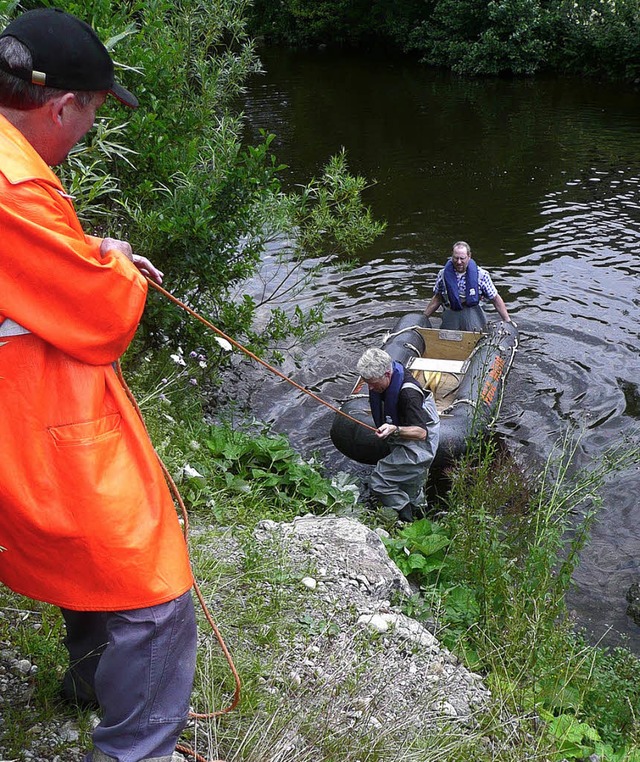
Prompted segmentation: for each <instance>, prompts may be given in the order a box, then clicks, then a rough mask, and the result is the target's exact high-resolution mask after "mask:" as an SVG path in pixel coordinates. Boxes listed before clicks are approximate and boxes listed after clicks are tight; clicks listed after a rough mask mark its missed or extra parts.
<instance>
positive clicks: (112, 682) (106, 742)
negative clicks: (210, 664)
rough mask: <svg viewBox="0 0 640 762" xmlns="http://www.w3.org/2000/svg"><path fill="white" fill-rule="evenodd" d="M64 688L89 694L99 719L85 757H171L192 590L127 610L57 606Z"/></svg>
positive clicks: (184, 688) (124, 760)
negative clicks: (63, 633)
mask: <svg viewBox="0 0 640 762" xmlns="http://www.w3.org/2000/svg"><path fill="white" fill-rule="evenodd" d="M62 614H63V617H64V619H65V624H66V626H67V637H66V638H65V645H66V646H67V649H68V651H69V656H70V667H69V671H68V673H67V675H66V676H65V685H64V687H65V692H67V693H68V688H69V686H72V687H74V688H75V689H76V693H77V695H78V698H79V699H81V700H90V699H91V697H92V695H95V697H96V699H97V701H98V703H99V704H100V709H101V710H102V720H101V722H100V724H99V725H98V726H97V727H96V729H95V730H94V733H93V743H94V752H92V753H90V754H89V755H88V756H87V757H86V762H91V761H92V760H93V762H108V761H110V760H113V761H114V762H142V761H143V760H157V761H158V762H170V760H171V759H172V755H173V751H174V749H175V746H176V743H177V740H178V737H179V736H180V733H181V732H182V730H183V728H184V726H185V725H186V722H187V715H188V712H189V700H190V697H191V690H192V687H193V676H194V673H195V660H196V640H197V632H196V621H195V612H194V608H193V599H192V597H191V592H187V593H185V594H184V595H181V596H179V597H178V598H176V599H175V600H172V601H169V602H167V603H163V604H160V605H158V606H150V607H148V608H144V609H134V610H132V611H110V612H94V611H69V610H68V609H63V610H62Z"/></svg>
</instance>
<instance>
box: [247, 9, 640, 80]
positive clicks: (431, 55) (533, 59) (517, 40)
mask: <svg viewBox="0 0 640 762" xmlns="http://www.w3.org/2000/svg"><path fill="white" fill-rule="evenodd" d="M252 26H253V29H254V30H255V31H257V32H259V33H260V34H262V35H264V36H265V38H266V39H267V40H268V41H270V42H275V43H284V44H287V45H294V46H310V45H327V46H351V47H363V48H369V47H371V46H372V45H374V44H375V45H376V46H384V47H391V48H395V49H397V50H400V51H403V52H405V53H408V52H411V53H414V54H417V55H419V56H420V58H421V59H422V60H423V61H424V62H425V63H427V64H429V65H432V66H442V67H447V68H449V69H451V70H453V71H456V72H458V73H461V74H518V75H521V74H533V73H535V72H538V71H555V72H563V73H571V74H585V75H588V76H593V77H605V78H608V79H621V80H627V81H634V80H636V79H638V77H640V3H638V0H393V1H392V0H372V2H364V0H333V1H332V0H281V2H280V3H278V4H277V5H274V4H273V3H270V2H269V1H268V0H256V2H255V3H254V7H253V10H252Z"/></svg>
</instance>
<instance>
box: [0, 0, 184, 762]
mask: <svg viewBox="0 0 640 762" xmlns="http://www.w3.org/2000/svg"><path fill="white" fill-rule="evenodd" d="M108 95H112V96H114V97H115V98H117V99H118V100H119V101H121V102H122V103H124V104H125V105H127V106H130V107H132V108H135V107H136V106H137V105H138V104H137V100H136V99H135V97H134V96H133V95H132V94H131V93H130V92H128V91H127V90H125V89H124V88H123V87H122V86H121V85H119V84H117V83H116V82H115V81H114V67H113V62H112V60H111V58H110V56H109V54H108V52H107V50H106V49H105V47H104V46H103V45H102V43H101V42H100V40H99V39H98V37H97V36H96V34H95V32H94V31H93V29H92V28H91V27H90V26H88V25H87V24H85V23H84V22H82V21H80V20H79V19H77V18H75V17H74V16H71V15H69V14H67V13H63V12H62V11H59V10H56V9H53V8H47V9H38V10H33V11H29V12H27V13H24V14H23V15H21V16H19V17H18V18H17V19H15V20H14V21H12V22H11V23H10V24H9V25H8V27H7V28H6V29H5V30H4V32H2V34H1V35H0V230H1V231H2V234H1V235H0V295H1V297H0V447H1V449H2V453H1V457H0V581H2V582H3V583H4V584H6V585H7V586H8V587H10V588H11V589H13V590H15V591H16V592H18V593H21V594H22V595H26V596H29V597H31V598H34V599H37V600H40V601H45V602H48V603H51V604H54V605H56V606H59V607H60V608H61V609H62V613H63V616H64V620H65V624H66V633H67V634H66V639H65V644H66V646H67V649H68V650H69V654H70V668H69V670H68V672H67V674H66V676H65V680H64V685H63V691H64V694H65V696H66V697H67V698H68V699H71V700H74V701H79V702H90V701H97V702H98V703H99V705H100V709H101V713H102V719H101V721H100V723H99V725H98V726H97V727H96V728H95V730H94V733H93V744H94V748H93V750H92V751H91V752H90V753H89V754H88V755H87V757H86V762H143V760H153V762H171V761H172V759H173V758H174V749H175V745H176V741H177V739H178V736H179V734H180V733H181V731H182V729H183V728H184V726H185V724H186V721H187V714H188V709H189V699H190V694H191V688H192V683H193V675H194V670H195V651H196V626H195V615H194V609H193V601H192V598H191V587H192V584H193V579H192V574H191V569H190V564H189V558H188V554H187V549H186V544H185V541H184V538H183V536H182V531H181V529H180V525H179V522H178V518H177V516H176V513H175V510H174V506H173V500H172V498H171V495H170V493H169V491H168V489H167V487H166V484H165V481H164V478H163V474H162V471H161V468H160V466H159V463H158V460H157V457H156V455H155V452H154V450H153V447H152V445H151V443H150V441H149V438H148V436H147V434H146V432H145V429H144V426H143V424H142V422H141V420H140V419H139V417H138V415H137V413H136V411H135V410H134V408H133V407H132V405H131V403H130V402H129V400H128V398H127V395H126V392H125V390H124V389H123V387H122V385H121V384H120V383H119V381H118V378H117V376H116V372H115V370H114V367H113V363H114V362H115V361H116V360H117V359H118V358H119V357H120V355H121V354H122V353H123V352H124V350H125V349H126V348H127V346H128V344H129V342H130V341H131V338H132V337H133V334H134V333H135V330H136V328H137V325H138V322H139V320H140V316H141V314H142V311H143V309H144V303H145V299H146V291H147V283H146V280H145V278H144V276H143V274H147V275H149V277H151V278H153V279H154V280H156V281H158V282H160V280H161V278H162V274H161V273H160V272H159V271H158V270H156V268H155V267H153V265H152V264H151V263H150V262H149V261H148V260H146V259H144V258H143V257H139V256H136V255H134V254H133V253H132V251H131V247H130V246H129V244H128V243H126V242H125V241H119V240H115V239H112V238H95V237H92V236H89V235H86V234H85V233H84V232H83V230H82V228H81V226H80V223H79V221H78V218H77V216H76V213H75V211H74V208H73V204H72V199H71V197H70V196H69V195H68V194H66V193H65V192H64V190H63V188H62V185H61V184H60V180H59V179H58V178H57V176H56V175H55V174H54V173H53V172H52V171H51V169H50V168H49V167H50V166H55V165H57V164H60V163H61V162H63V161H64V160H65V158H66V156H67V154H68V152H69V151H70V150H71V148H72V147H73V145H74V144H75V143H77V142H78V141H79V140H80V139H81V138H82V137H83V136H84V135H85V134H86V132H87V131H88V130H90V129H91V127H92V125H93V123H94V119H95V114H96V110H97V109H98V108H99V107H100V106H101V105H102V104H103V103H104V101H105V99H106V98H107V96H108ZM175 757H177V758H180V759H181V757H178V755H177V754H176V755H175Z"/></svg>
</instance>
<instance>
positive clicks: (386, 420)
mask: <svg viewBox="0 0 640 762" xmlns="http://www.w3.org/2000/svg"><path fill="white" fill-rule="evenodd" d="M356 369H357V371H358V373H359V374H360V375H361V376H362V378H363V379H364V381H365V382H366V383H367V385H368V387H369V401H370V403H371V413H372V415H373V420H374V422H375V425H376V426H377V427H378V429H377V432H376V434H377V436H378V437H380V438H381V439H386V440H388V443H389V445H390V447H391V452H390V453H389V455H387V456H386V457H384V458H381V459H380V460H379V461H378V463H377V464H376V466H375V469H374V471H373V473H372V475H371V481H370V488H371V492H372V493H373V495H375V496H376V497H377V498H378V499H379V500H380V502H381V503H382V505H384V506H386V507H387V508H392V509H393V510H395V511H397V513H398V519H399V520H400V521H412V520H413V518H414V514H415V513H416V512H419V511H421V510H424V508H425V498H424V484H425V481H426V479H427V475H428V473H429V466H430V465H431V463H432V462H433V459H434V457H435V454H436V450H437V449H438V439H439V432H440V417H439V416H438V411H437V409H436V403H435V400H434V399H433V394H432V393H431V392H430V391H428V390H427V391H425V390H423V389H422V388H421V387H420V385H419V384H418V382H417V381H416V380H415V378H414V377H413V376H412V375H411V373H410V372H409V371H408V370H406V369H405V367H404V366H403V365H402V364H401V363H399V362H396V361H394V360H392V359H391V357H390V356H389V355H388V354H387V353H386V352H385V351H384V350H382V349H377V348H372V349H367V350H366V351H365V352H364V354H363V355H362V357H361V358H360V359H359V360H358V364H357V366H356Z"/></svg>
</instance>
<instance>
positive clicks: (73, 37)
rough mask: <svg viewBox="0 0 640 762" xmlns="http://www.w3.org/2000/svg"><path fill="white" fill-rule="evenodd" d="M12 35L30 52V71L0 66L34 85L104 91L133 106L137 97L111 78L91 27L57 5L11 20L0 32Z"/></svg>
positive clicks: (107, 60) (0, 63) (107, 58)
mask: <svg viewBox="0 0 640 762" xmlns="http://www.w3.org/2000/svg"><path fill="white" fill-rule="evenodd" d="M2 37H15V38H16V39H17V40H19V41H20V42H21V43H22V44H23V45H26V47H27V48H28V49H29V51H30V52H31V56H32V58H33V70H29V69H24V68H12V67H10V66H9V65H7V64H6V63H5V62H3V61H2V60H1V59H0V68H2V69H3V70H4V71H6V72H8V73H9V74H13V75H14V76H15V77H19V78H20V79H24V80H25V81H27V82H31V83H33V84H35V85H43V86H45V87H55V88H57V89H58V90H85V91H89V92H91V91H94V90H95V91H98V90H106V91H107V92H108V93H110V94H111V95H113V96H114V98H117V99H118V100H119V101H120V102H121V103H124V104H125V106H129V107H130V108H137V106H138V99H137V98H136V96H135V95H134V94H133V93H130V92H129V91H128V90H127V89H125V88H124V87H122V85H119V84H118V83H117V82H116V81H115V77H114V73H113V61H112V60H111V56H110V55H109V52H108V51H107V49H106V48H105V46H104V45H103V44H102V43H101V42H100V39H99V38H98V35H97V34H96V33H95V32H94V30H93V29H92V28H91V27H90V26H89V24H87V23H85V22H84V21H82V20H81V19H79V18H76V17H75V16H72V15H71V14H70V13H66V12H65V11H62V10H60V9H59V8H37V9H36V10H33V11H27V12H26V13H23V14H22V16H18V18H17V19H14V20H13V21H12V22H11V23H10V24H9V25H8V26H7V28H6V29H5V30H4V31H3V32H2V34H0V38H2Z"/></svg>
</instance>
